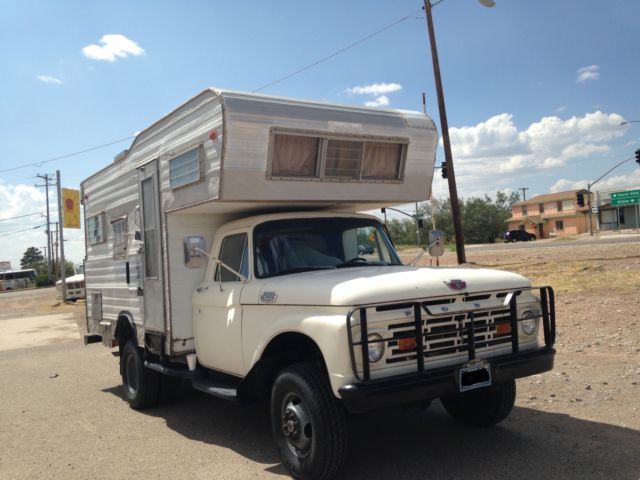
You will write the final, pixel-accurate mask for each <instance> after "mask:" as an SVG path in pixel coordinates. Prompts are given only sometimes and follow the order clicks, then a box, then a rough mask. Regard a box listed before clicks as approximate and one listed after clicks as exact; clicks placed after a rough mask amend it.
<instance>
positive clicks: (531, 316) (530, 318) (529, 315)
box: [520, 310, 539, 336]
mask: <svg viewBox="0 0 640 480" xmlns="http://www.w3.org/2000/svg"><path fill="white" fill-rule="evenodd" d="M538 315H539V313H538V312H534V311H532V310H525V311H524V312H523V313H522V321H521V322H520V327H521V328H522V333H524V334H525V335H528V336H531V335H533V334H534V333H535V332H536V327H537V326H538V320H537V318H536V317H538Z"/></svg>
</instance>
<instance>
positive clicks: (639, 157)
mask: <svg viewBox="0 0 640 480" xmlns="http://www.w3.org/2000/svg"><path fill="white" fill-rule="evenodd" d="M636 163H637V164H638V165H640V148H639V149H638V150H636Z"/></svg>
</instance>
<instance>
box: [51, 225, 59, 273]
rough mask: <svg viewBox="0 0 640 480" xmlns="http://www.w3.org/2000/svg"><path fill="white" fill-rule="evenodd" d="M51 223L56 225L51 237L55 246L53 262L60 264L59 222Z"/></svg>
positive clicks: (52, 244)
mask: <svg viewBox="0 0 640 480" xmlns="http://www.w3.org/2000/svg"><path fill="white" fill-rule="evenodd" d="M51 225H55V226H56V227H55V228H54V229H53V232H51V233H53V237H51V246H52V247H53V254H52V258H53V264H54V265H57V264H58V222H51Z"/></svg>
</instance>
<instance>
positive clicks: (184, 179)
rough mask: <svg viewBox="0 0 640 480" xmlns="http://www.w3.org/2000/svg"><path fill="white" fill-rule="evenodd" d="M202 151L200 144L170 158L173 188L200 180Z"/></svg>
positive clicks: (170, 181) (170, 180) (170, 174)
mask: <svg viewBox="0 0 640 480" xmlns="http://www.w3.org/2000/svg"><path fill="white" fill-rule="evenodd" d="M201 152H202V149H201V148H200V147H199V146H198V147H197V148H194V149H192V150H189V151H188V152H185V153H183V154H181V155H178V156H177V157H175V158H172V159H171V160H169V183H170V184H171V188H172V189H174V188H178V187H182V186H184V185H189V184H190V183H195V182H198V181H200V179H201V178H202V174H201V169H200V157H201Z"/></svg>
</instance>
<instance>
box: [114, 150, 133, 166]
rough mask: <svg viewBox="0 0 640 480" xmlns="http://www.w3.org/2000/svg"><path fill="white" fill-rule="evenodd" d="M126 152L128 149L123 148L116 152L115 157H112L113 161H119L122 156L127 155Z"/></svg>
mask: <svg viewBox="0 0 640 480" xmlns="http://www.w3.org/2000/svg"><path fill="white" fill-rule="evenodd" d="M127 153H129V150H128V149H125V150H123V151H121V152H120V153H119V154H117V155H116V156H115V157H113V163H115V162H119V161H120V160H122V159H123V158H124V157H126V156H127Z"/></svg>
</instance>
